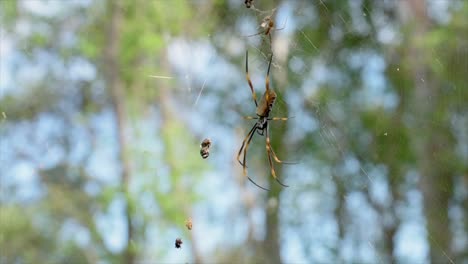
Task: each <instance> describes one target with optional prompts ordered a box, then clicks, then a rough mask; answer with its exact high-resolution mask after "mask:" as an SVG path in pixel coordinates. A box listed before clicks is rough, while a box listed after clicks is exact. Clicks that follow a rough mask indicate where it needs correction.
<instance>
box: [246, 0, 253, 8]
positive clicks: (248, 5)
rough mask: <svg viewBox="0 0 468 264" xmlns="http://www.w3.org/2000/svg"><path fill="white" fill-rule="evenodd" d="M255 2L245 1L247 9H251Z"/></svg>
mask: <svg viewBox="0 0 468 264" xmlns="http://www.w3.org/2000/svg"><path fill="white" fill-rule="evenodd" d="M253 1H254V0H245V1H244V4H245V7H247V8H250V7H251V6H252V5H253Z"/></svg>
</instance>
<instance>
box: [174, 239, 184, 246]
mask: <svg viewBox="0 0 468 264" xmlns="http://www.w3.org/2000/svg"><path fill="white" fill-rule="evenodd" d="M182 244H183V242H182V239H180V238H177V239H176V240H175V247H176V248H180V247H181V245H182Z"/></svg>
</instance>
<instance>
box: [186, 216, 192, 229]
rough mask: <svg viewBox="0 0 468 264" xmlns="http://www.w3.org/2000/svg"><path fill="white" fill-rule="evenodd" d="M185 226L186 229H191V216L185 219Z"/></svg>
mask: <svg viewBox="0 0 468 264" xmlns="http://www.w3.org/2000/svg"><path fill="white" fill-rule="evenodd" d="M185 226H186V227H187V229H188V230H192V218H189V219H187V221H185Z"/></svg>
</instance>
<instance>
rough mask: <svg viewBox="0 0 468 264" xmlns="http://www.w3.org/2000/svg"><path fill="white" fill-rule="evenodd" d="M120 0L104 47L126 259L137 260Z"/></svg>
mask: <svg viewBox="0 0 468 264" xmlns="http://www.w3.org/2000/svg"><path fill="white" fill-rule="evenodd" d="M118 4H119V2H118V1H115V2H114V1H109V3H108V10H109V12H110V23H109V24H108V28H107V30H106V32H107V45H106V48H105V50H104V61H105V62H106V65H105V67H106V74H107V76H106V77H107V82H108V87H109V89H110V95H111V100H112V108H113V110H114V113H115V121H116V126H117V137H118V147H119V149H118V159H119V161H120V165H121V171H120V184H121V188H122V190H123V192H124V193H125V197H126V208H125V217H126V225H127V248H126V249H125V252H124V259H125V263H127V264H132V263H134V262H135V257H136V256H135V252H134V250H133V249H132V247H131V244H132V240H133V226H132V212H131V209H130V201H129V196H128V195H129V193H128V187H129V181H130V166H129V160H128V157H127V153H128V137H127V135H126V127H127V115H126V107H125V91H124V88H123V84H122V80H121V79H120V73H119V62H118V58H119V51H120V45H119V44H120V25H121V21H122V10H121V8H120V7H119V5H118Z"/></svg>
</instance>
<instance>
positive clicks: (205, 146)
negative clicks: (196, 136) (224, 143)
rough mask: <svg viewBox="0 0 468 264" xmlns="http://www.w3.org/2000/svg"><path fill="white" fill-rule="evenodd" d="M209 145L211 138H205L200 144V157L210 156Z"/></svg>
mask: <svg viewBox="0 0 468 264" xmlns="http://www.w3.org/2000/svg"><path fill="white" fill-rule="evenodd" d="M210 147H211V140H210V139H209V138H205V139H204V140H203V141H202V143H201V144H200V155H201V156H202V158H204V159H206V158H208V156H210Z"/></svg>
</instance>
